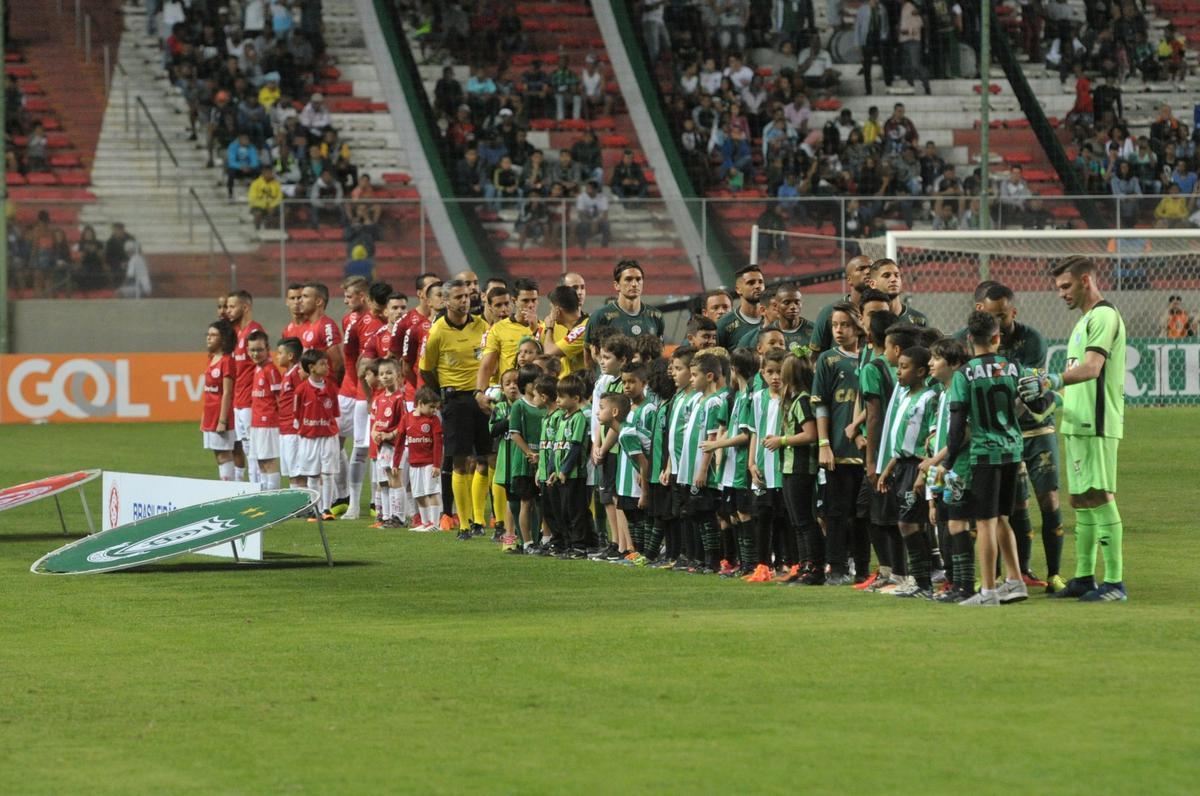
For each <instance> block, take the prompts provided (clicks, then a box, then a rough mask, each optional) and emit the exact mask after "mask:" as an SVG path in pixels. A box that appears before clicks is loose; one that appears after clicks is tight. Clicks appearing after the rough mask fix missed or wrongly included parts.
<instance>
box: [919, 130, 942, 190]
mask: <svg viewBox="0 0 1200 796" xmlns="http://www.w3.org/2000/svg"><path fill="white" fill-rule="evenodd" d="M945 170H946V161H944V160H942V157H941V156H940V155H939V154H938V150H937V144H935V143H933V142H932V141H926V142H925V151H924V152H923V153H921V184H922V185H924V186H925V192H926V193H932V191H933V185H934V183H935V182H937V178H938V177H940V176H942V172H943V171H945Z"/></svg>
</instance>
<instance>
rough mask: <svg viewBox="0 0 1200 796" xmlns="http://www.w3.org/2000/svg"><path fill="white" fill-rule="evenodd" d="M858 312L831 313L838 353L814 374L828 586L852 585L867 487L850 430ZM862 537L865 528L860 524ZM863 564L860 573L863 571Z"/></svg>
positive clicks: (845, 308) (839, 307) (827, 356)
mask: <svg viewBox="0 0 1200 796" xmlns="http://www.w3.org/2000/svg"><path fill="white" fill-rule="evenodd" d="M859 323H860V317H859V314H858V309H857V308H856V307H855V306H854V305H853V304H848V303H846V302H841V303H838V304H835V305H834V308H833V312H832V313H831V314H830V328H831V329H832V339H833V348H830V349H829V350H828V351H825V352H823V353H822V354H821V355H820V356H819V357H817V362H816V365H815V367H814V372H813V389H812V404H813V414H814V415H815V416H816V419H817V438H818V439H817V456H818V459H819V461H820V465H821V467H823V468H824V469H825V470H826V482H825V501H824V515H825V541H826V557H827V558H828V559H829V578H828V579H827V580H826V584H827V585H831V586H842V585H846V584H848V583H850V582H851V581H850V576H849V575H848V574H847V571H846V553H847V544H848V542H849V541H850V537H851V532H852V528H853V527H854V521H855V516H856V511H855V504H856V503H857V501H858V493H859V490H860V488H861V486H862V482H863V475H864V472H865V471H864V470H863V455H862V451H861V450H859V448H858V446H857V445H855V443H854V440H853V439H851V438H850V437H849V436H848V435H847V434H846V429H847V428H848V427H850V426H851V425H852V424H853V422H854V406H855V401H856V399H857V398H858V347H859V342H860V335H861V333H862V330H861V327H860V326H859ZM859 529H860V531H861V533H860V534H857V535H861V536H865V527H864V526H862V525H860V526H859ZM859 548H860V546H859V545H857V544H856V545H855V569H856V570H857V571H858V572H859V573H861V574H862V575H863V576H864V577H865V574H866V570H867V566H868V564H869V563H870V561H869V553H868V556H867V558H868V560H867V561H865V562H864V561H861V558H860V554H859ZM860 563H861V568H860Z"/></svg>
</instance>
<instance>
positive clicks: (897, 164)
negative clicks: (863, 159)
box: [886, 146, 924, 229]
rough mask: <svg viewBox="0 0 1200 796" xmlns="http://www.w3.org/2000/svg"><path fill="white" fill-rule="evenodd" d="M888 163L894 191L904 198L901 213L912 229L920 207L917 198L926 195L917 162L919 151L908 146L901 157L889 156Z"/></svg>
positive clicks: (919, 165) (901, 201) (902, 151)
mask: <svg viewBox="0 0 1200 796" xmlns="http://www.w3.org/2000/svg"><path fill="white" fill-rule="evenodd" d="M886 163H887V165H888V168H889V169H891V174H892V186H893V191H894V192H895V194H896V196H898V197H902V198H901V199H900V212H901V214H902V215H903V216H904V221H905V223H906V224H908V227H909V229H912V222H913V217H914V214H915V213H916V210H917V205H918V202H917V200H916V198H915V197H919V196H921V195H922V194H923V193H924V184H923V183H922V182H921V164H920V163H919V162H917V151H916V150H915V149H914V148H913V147H911V146H906V147H905V148H904V149H903V150H901V152H900V154H899V155H889V156H888V158H887V160H886ZM906 194H907V196H906Z"/></svg>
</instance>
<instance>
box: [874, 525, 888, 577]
mask: <svg viewBox="0 0 1200 796" xmlns="http://www.w3.org/2000/svg"><path fill="white" fill-rule="evenodd" d="M870 534H871V547H873V548H875V560H876V561H878V562H879V566H881V567H888V568H889V569H891V568H892V548H891V544H890V543H889V542H888V535H887V528H884V527H882V526H879V525H876V524H875V523H871V525H870Z"/></svg>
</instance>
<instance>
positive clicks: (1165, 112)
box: [1150, 102, 1183, 159]
mask: <svg viewBox="0 0 1200 796" xmlns="http://www.w3.org/2000/svg"><path fill="white" fill-rule="evenodd" d="M1182 127H1183V125H1181V124H1180V123H1179V120H1178V119H1176V118H1175V114H1174V113H1172V112H1171V106H1170V105H1168V104H1167V103H1165V102H1164V103H1163V104H1162V105H1161V106H1160V107H1159V109H1158V116H1157V117H1156V118H1155V119H1154V121H1153V122H1151V123H1150V148H1151V149H1153V150H1154V153H1155V154H1156V155H1158V157H1159V159H1162V158H1163V155H1164V154H1165V150H1166V145H1167V144H1169V143H1173V142H1175V141H1177V140H1179V138H1180V137H1181V136H1180V131H1181V130H1182Z"/></svg>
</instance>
